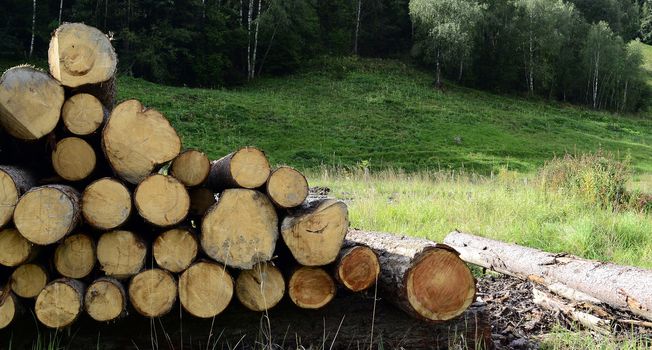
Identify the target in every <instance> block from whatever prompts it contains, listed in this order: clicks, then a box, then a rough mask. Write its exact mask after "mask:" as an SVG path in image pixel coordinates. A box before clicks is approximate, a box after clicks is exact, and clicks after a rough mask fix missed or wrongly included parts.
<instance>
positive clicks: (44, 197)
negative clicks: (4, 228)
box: [14, 185, 81, 245]
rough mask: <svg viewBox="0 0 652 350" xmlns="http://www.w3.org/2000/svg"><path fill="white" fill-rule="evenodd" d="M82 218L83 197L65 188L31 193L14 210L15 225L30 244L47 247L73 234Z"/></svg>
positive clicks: (44, 187)
mask: <svg viewBox="0 0 652 350" xmlns="http://www.w3.org/2000/svg"><path fill="white" fill-rule="evenodd" d="M80 218H81V207H80V195H79V192H77V190H75V189H74V188H72V187H70V186H64V185H46V186H42V187H35V188H33V189H31V190H29V191H28V192H27V193H26V194H25V195H24V196H22V197H21V198H20V200H19V201H18V204H17V205H16V209H15V210H14V224H15V225H16V228H17V229H18V231H20V234H22V235H23V237H25V238H27V239H28V240H29V241H30V242H32V243H35V244H39V245H47V244H52V243H55V242H58V241H59V240H61V239H62V238H63V237H65V236H66V235H67V234H69V233H71V232H72V231H73V230H74V229H75V227H77V224H79V221H80Z"/></svg>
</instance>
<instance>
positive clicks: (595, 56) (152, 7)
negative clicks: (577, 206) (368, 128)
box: [0, 0, 652, 112]
mask: <svg viewBox="0 0 652 350" xmlns="http://www.w3.org/2000/svg"><path fill="white" fill-rule="evenodd" d="M0 18H2V20H1V22H0V23H1V24H0V58H1V59H4V60H16V61H18V60H30V61H33V60H34V59H38V58H42V57H45V53H46V51H47V43H48V42H49V37H50V34H51V32H52V31H53V30H54V29H55V28H56V27H57V26H58V25H59V24H60V23H62V22H74V21H79V22H85V23H87V24H89V25H92V26H96V27H98V28H99V29H101V30H102V31H104V32H106V33H109V35H110V36H111V38H112V40H113V44H114V46H115V47H116V49H117V51H118V54H119V57H120V63H119V69H120V73H121V74H122V75H129V76H134V77H139V78H144V79H146V80H149V81H153V82H156V83H160V84H167V85H177V86H192V87H207V88H214V87H229V86H235V85H241V84H246V83H247V82H248V81H251V80H254V79H256V78H257V77H259V76H261V75H282V74H287V73H290V72H293V71H296V70H297V69H300V68H301V67H302V66H305V65H307V64H310V62H311V60H313V59H315V58H319V57H323V56H329V57H332V56H351V55H353V56H364V57H381V58H383V57H393V58H396V57H398V58H401V59H406V60H412V61H414V62H416V63H418V64H420V65H422V66H423V67H424V69H428V70H429V71H431V72H432V76H433V82H434V83H433V84H434V86H435V87H440V88H444V86H443V80H442V79H447V80H448V81H451V82H456V83H458V84H462V85H466V86H471V87H475V88H480V89H484V90H491V91H497V92H505V93H518V94H523V95H526V96H530V97H537V98H544V99H554V100H559V101H564V102H570V103H576V104H583V105H586V106H589V107H591V108H594V109H604V110H610V111H616V112H637V111H642V110H645V109H646V108H647V105H648V101H649V99H650V97H652V92H651V91H650V87H649V86H648V83H647V81H646V76H647V74H646V73H645V72H644V70H643V68H642V62H643V58H642V55H641V53H640V52H639V51H638V50H637V49H636V48H635V47H634V45H631V43H632V41H633V40H640V41H643V42H647V43H650V42H652V0H571V1H565V0H3V1H2V2H1V3H0Z"/></svg>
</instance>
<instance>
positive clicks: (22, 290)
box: [10, 264, 48, 299]
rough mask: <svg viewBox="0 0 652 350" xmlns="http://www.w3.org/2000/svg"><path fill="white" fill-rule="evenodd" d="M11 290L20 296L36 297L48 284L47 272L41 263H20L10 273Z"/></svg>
mask: <svg viewBox="0 0 652 350" xmlns="http://www.w3.org/2000/svg"><path fill="white" fill-rule="evenodd" d="M10 280H11V290H12V291H13V292H14V293H15V294H16V295H17V296H19V297H21V298H27V299H30V298H36V296H38V294H39V293H40V292H41V290H43V288H45V286H46V285H47V284H48V273H47V271H46V270H45V268H43V266H41V265H37V264H25V265H20V266H19V267H18V268H17V269H15V270H14V272H13V273H12V274H11V278H10Z"/></svg>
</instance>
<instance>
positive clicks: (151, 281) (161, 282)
mask: <svg viewBox="0 0 652 350" xmlns="http://www.w3.org/2000/svg"><path fill="white" fill-rule="evenodd" d="M176 299H177V284H176V283H175V282H174V277H172V275H171V274H170V273H169V272H167V271H164V270H160V269H151V270H147V271H143V272H141V273H139V274H137V275H136V276H134V278H133V279H132V280H131V283H130V284H129V301H131V304H132V305H133V307H134V309H136V311H138V313H139V314H141V315H143V316H145V317H159V316H163V315H165V314H167V313H168V312H170V310H171V309H172V306H174V302H175V301H176Z"/></svg>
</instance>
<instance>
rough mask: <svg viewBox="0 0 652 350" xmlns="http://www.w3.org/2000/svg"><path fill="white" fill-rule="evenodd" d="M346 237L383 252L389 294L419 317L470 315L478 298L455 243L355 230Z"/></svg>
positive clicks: (384, 284)
mask: <svg viewBox="0 0 652 350" xmlns="http://www.w3.org/2000/svg"><path fill="white" fill-rule="evenodd" d="M346 239H347V240H348V241H351V242H352V243H355V244H361V245H365V246H367V247H369V248H371V249H372V250H373V251H374V252H375V253H376V254H377V255H378V258H379V259H380V265H381V271H380V278H379V279H378V283H379V287H381V289H382V292H383V296H384V297H385V298H387V299H389V300H390V301H392V302H393V303H394V304H395V305H397V306H398V307H400V308H401V309H403V310H404V311H406V312H408V313H411V314H412V315H414V316H417V317H420V318H423V319H426V320H431V321H448V320H451V319H453V318H455V317H457V316H459V315H461V314H462V313H464V310H466V309H467V308H468V307H469V305H471V303H473V301H474V299H475V292H476V288H475V279H474V278H473V275H472V274H471V270H470V269H469V267H468V266H466V264H465V263H464V261H462V259H460V258H459V256H458V253H457V252H456V251H455V250H454V249H453V248H451V247H449V246H446V245H443V244H436V243H433V242H432V241H429V240H426V239H420V238H412V237H405V236H397V235H392V234H387V233H379V232H364V231H358V230H350V231H349V233H348V234H347V236H346Z"/></svg>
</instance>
